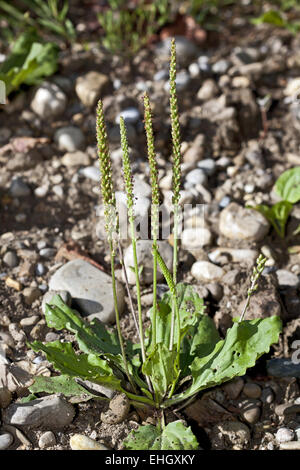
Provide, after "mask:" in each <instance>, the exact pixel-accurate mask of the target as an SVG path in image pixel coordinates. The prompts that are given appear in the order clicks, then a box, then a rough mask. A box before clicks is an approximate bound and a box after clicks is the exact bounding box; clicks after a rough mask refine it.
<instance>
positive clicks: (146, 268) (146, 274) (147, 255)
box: [124, 240, 173, 284]
mask: <svg viewBox="0 0 300 470" xmlns="http://www.w3.org/2000/svg"><path fill="white" fill-rule="evenodd" d="M158 249H159V252H160V254H161V256H162V258H163V260H164V262H165V263H166V265H167V268H168V269H169V270H172V263H173V261H172V260H173V249H172V247H171V246H170V245H169V243H168V242H166V241H159V242H158ZM137 258H138V263H139V266H143V270H142V272H141V274H140V283H141V284H151V282H152V281H153V270H152V263H153V260H152V241H151V240H138V242H137ZM124 264H125V267H126V270H127V276H128V282H129V284H135V274H134V272H132V270H131V269H130V266H134V259H133V250H132V245H130V246H129V247H128V248H126V250H125V253H124ZM161 279H163V274H162V272H161V271H160V269H158V272H157V280H158V281H160V280H161Z"/></svg>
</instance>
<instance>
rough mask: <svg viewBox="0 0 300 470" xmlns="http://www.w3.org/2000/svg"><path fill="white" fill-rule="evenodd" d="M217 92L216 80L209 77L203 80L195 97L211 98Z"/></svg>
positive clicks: (205, 99)
mask: <svg viewBox="0 0 300 470" xmlns="http://www.w3.org/2000/svg"><path fill="white" fill-rule="evenodd" d="M218 92H219V89H218V87H217V84H216V82H215V81H214V80H212V79H211V78H209V79H208V80H205V81H204V83H203V84H202V86H201V88H200V89H199V91H198V93H197V98H198V99H199V100H201V101H207V100H211V99H212V98H214V97H215V96H217V94H218Z"/></svg>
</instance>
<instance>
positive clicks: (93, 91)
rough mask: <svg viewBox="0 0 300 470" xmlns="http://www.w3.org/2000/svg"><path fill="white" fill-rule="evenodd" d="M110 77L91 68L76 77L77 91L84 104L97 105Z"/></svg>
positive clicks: (88, 105)
mask: <svg viewBox="0 0 300 470" xmlns="http://www.w3.org/2000/svg"><path fill="white" fill-rule="evenodd" d="M108 84H109V78H108V76H107V75H104V74H103V73H100V72H97V71H94V70H91V71H90V72H88V73H86V74H85V75H82V76H80V77H78V78H77V79H76V83H75V91H76V94H77V96H78V98H79V99H80V101H81V102H82V104H83V105H84V106H87V107H92V106H95V105H96V103H97V101H98V99H99V98H100V97H101V95H102V94H103V93H104V91H105V89H106V88H107V87H108Z"/></svg>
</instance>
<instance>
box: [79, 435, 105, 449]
mask: <svg viewBox="0 0 300 470" xmlns="http://www.w3.org/2000/svg"><path fill="white" fill-rule="evenodd" d="M70 446H71V449H72V450H109V448H108V447H106V446H105V445H104V444H101V443H100V442H97V441H95V440H94V439H91V438H90V437H87V436H85V435H84V434H74V436H72V437H71V439H70Z"/></svg>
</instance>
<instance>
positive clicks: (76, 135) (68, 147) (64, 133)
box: [54, 126, 85, 152]
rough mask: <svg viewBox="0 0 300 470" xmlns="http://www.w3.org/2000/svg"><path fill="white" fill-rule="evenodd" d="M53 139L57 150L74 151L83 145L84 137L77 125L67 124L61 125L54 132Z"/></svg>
mask: <svg viewBox="0 0 300 470" xmlns="http://www.w3.org/2000/svg"><path fill="white" fill-rule="evenodd" d="M54 141H55V143H56V144H57V146H58V148H59V150H62V151H65V152H75V151H76V150H80V148H81V147H82V146H83V145H84V141H85V138H84V135H83V133H82V132H81V130H80V129H79V127H75V126H67V127H61V128H60V129H58V130H57V131H56V132H55V134H54Z"/></svg>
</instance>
